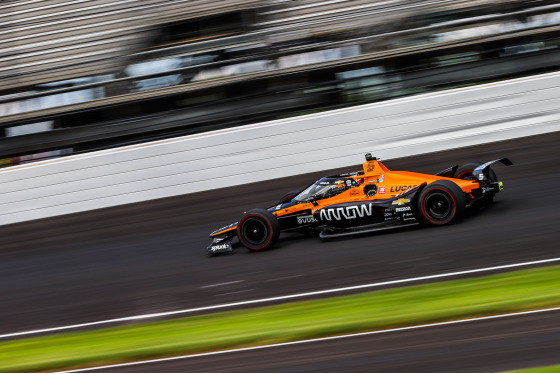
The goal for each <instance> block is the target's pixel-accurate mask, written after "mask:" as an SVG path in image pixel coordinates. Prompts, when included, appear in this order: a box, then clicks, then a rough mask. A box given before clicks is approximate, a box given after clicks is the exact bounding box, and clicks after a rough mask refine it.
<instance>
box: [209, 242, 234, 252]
mask: <svg viewBox="0 0 560 374" xmlns="http://www.w3.org/2000/svg"><path fill="white" fill-rule="evenodd" d="M229 248H230V245H229V243H224V244H215V245H213V246H212V247H210V250H211V251H212V252H216V251H220V250H222V249H229Z"/></svg>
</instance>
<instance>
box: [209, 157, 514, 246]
mask: <svg viewBox="0 0 560 374" xmlns="http://www.w3.org/2000/svg"><path fill="white" fill-rule="evenodd" d="M495 162H501V163H502V164H504V165H508V166H509V165H513V163H512V162H511V161H510V160H509V159H507V158H501V159H498V160H494V161H490V162H487V163H484V164H481V163H468V164H465V165H463V166H461V167H459V166H457V165H456V166H452V167H450V168H448V169H445V170H443V171H441V172H439V173H437V174H434V175H430V174H420V173H413V172H408V171H391V170H389V169H388V168H387V167H386V166H385V165H383V164H382V163H381V162H379V161H378V160H377V159H376V158H375V157H372V156H371V154H369V153H368V154H366V162H365V163H364V164H363V170H360V171H357V172H353V173H345V174H339V175H333V176H329V177H324V178H321V179H319V180H318V181H316V182H315V183H313V184H312V185H310V186H309V187H307V188H305V189H304V190H302V191H295V192H292V193H288V194H286V195H285V196H284V197H282V198H281V199H280V201H279V202H278V203H277V204H276V205H274V206H272V207H270V208H268V209H253V210H250V211H248V212H246V213H245V214H244V215H243V216H242V217H241V219H240V220H239V221H238V222H235V223H233V224H231V225H229V226H226V227H223V228H221V229H219V230H216V231H214V232H213V233H211V234H210V237H212V238H213V239H214V240H213V243H212V244H211V245H210V246H209V247H208V254H209V255H213V254H217V253H224V252H231V251H232V250H233V249H232V241H233V239H234V237H235V236H237V237H238V239H239V242H240V243H241V244H242V245H243V246H245V247H246V248H247V249H249V250H250V251H261V250H264V249H266V248H269V247H271V246H273V245H274V243H275V242H276V241H277V240H278V237H279V235H280V232H283V231H306V232H315V233H319V236H320V237H321V238H333V237H340V236H346V235H353V234H358V233H365V232H373V231H379V230H387V229H393V228H399V227H405V226H412V225H419V224H424V225H435V226H440V225H446V224H450V223H452V222H454V221H456V220H458V219H459V218H461V216H462V215H463V213H464V211H465V209H469V208H476V209H482V208H484V207H486V206H488V205H490V204H491V203H492V202H493V199H494V195H495V194H496V193H498V192H500V191H501V190H502V188H503V187H502V186H503V185H502V182H500V181H498V178H497V177H496V174H495V173H494V171H493V170H492V169H491V168H490V165H492V164H493V163H495Z"/></svg>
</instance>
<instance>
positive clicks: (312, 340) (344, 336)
mask: <svg viewBox="0 0 560 374" xmlns="http://www.w3.org/2000/svg"><path fill="white" fill-rule="evenodd" d="M558 310H560V307H557V308H548V309H539V310H530V311H527V312H517V313H508V314H499V315H494V316H486V317H476V318H469V319H460V320H455V321H446V322H437V323H429V324H425V325H416V326H407V327H397V328H393V329H386V330H376V331H368V332H361V333H357V334H347V335H337V336H329V337H326V338H317V339H307V340H298V341H294V342H287V343H277V344H268V345H261V346H257V347H247V348H237V349H229V350H224V351H216V352H206V353H198V354H191V355H185V356H175V357H165V358H158V359H153V360H144V361H136V362H127V363H124V364H115V365H105V366H97V367H90V368H84V369H76V370H70V371H66V373H79V372H84V371H90V370H101V369H114V368H119V367H123V366H133V365H142V364H153V363H157V362H165V361H173V360H181V359H187V358H195V357H205V356H213V355H219V354H224V353H235V352H244V351H254V350H257V349H264V348H275V347H285V346H289V345H296V344H304V343H316V342H322V341H327V340H336V339H346V338H355V337H359V336H367V335H375V334H383V333H389V332H398V331H407V330H416V329H421V328H427V327H437V326H445V325H455V324H459V323H466V322H476V321H484V320H490V319H498V318H506V317H515V316H522V315H527V314H535V313H543V312H552V311H558Z"/></svg>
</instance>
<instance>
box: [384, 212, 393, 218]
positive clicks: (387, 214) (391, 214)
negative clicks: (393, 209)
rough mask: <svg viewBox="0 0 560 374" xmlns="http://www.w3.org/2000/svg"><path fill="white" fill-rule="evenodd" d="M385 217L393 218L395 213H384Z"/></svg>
mask: <svg viewBox="0 0 560 374" xmlns="http://www.w3.org/2000/svg"><path fill="white" fill-rule="evenodd" d="M383 215H384V216H385V217H393V213H384V214H383Z"/></svg>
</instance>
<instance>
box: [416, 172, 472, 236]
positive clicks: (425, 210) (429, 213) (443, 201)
mask: <svg viewBox="0 0 560 374" xmlns="http://www.w3.org/2000/svg"><path fill="white" fill-rule="evenodd" d="M418 211H419V212H420V216H421V218H422V222H423V223H425V224H428V225H433V226H442V225H447V224H450V223H452V222H455V221H456V220H458V219H459V218H461V217H462V216H463V213H464V211H465V194H464V193H463V190H461V188H459V186H457V185H456V184H455V183H453V182H451V181H448V180H439V181H436V182H434V183H431V184H429V185H427V186H426V187H425V188H424V189H423V190H422V192H421V193H420V197H419V198H418Z"/></svg>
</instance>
